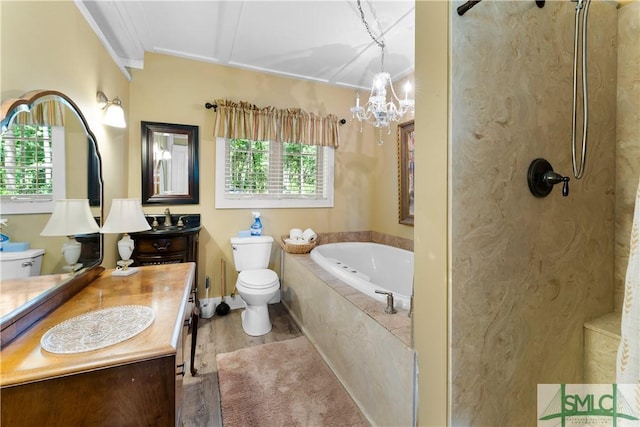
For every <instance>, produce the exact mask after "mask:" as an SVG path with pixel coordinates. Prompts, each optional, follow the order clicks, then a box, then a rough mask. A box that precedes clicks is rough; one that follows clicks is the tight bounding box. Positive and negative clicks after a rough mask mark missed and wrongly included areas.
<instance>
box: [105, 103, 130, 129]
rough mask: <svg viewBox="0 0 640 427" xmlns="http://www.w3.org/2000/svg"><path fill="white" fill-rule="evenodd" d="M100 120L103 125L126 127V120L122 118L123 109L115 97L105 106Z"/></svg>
mask: <svg viewBox="0 0 640 427" xmlns="http://www.w3.org/2000/svg"><path fill="white" fill-rule="evenodd" d="M102 122H103V123H104V124H105V125H109V126H113V127H116V128H126V127H127V122H126V121H125V119H124V110H123V109H122V105H121V104H120V100H119V99H118V98H115V99H114V100H113V101H111V103H110V104H109V105H108V106H107V110H106V111H105V112H104V117H103V118H102Z"/></svg>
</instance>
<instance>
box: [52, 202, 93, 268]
mask: <svg viewBox="0 0 640 427" xmlns="http://www.w3.org/2000/svg"><path fill="white" fill-rule="evenodd" d="M98 231H100V227H99V226H98V223H97V222H96V220H95V219H94V218H93V215H92V214H91V208H89V200H88V199H63V200H56V202H55V206H54V208H53V213H52V214H51V216H50V217H49V222H47V225H45V227H44V229H43V230H42V232H41V233H40V235H41V236H67V237H68V239H67V241H66V242H65V243H64V245H62V254H63V255H64V259H65V261H66V262H67V265H66V266H64V267H63V269H64V270H65V271H69V272H71V273H72V274H73V273H74V272H76V271H78V270H79V269H80V268H81V267H82V264H81V263H78V259H80V253H81V252H82V245H81V244H80V242H78V241H76V239H75V237H74V236H75V235H76V234H91V233H97V232H98Z"/></svg>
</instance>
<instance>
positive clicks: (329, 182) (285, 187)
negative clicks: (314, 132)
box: [216, 138, 334, 208]
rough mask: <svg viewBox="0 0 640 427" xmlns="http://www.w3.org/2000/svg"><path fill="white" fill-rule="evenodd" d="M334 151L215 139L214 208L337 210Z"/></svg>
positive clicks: (292, 145)
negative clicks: (334, 206) (335, 203)
mask: <svg viewBox="0 0 640 427" xmlns="http://www.w3.org/2000/svg"><path fill="white" fill-rule="evenodd" d="M333 159H334V149H333V148H331V147H323V146H317V145H306V144H299V143H280V142H273V141H251V140H248V139H225V138H217V139H216V208H291V207H298V208H312V207H333Z"/></svg>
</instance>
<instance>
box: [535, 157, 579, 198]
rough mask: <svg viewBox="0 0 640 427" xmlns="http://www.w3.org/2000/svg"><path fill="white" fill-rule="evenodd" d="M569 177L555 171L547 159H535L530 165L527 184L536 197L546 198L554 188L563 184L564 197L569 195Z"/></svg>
mask: <svg viewBox="0 0 640 427" xmlns="http://www.w3.org/2000/svg"><path fill="white" fill-rule="evenodd" d="M570 180H571V179H570V178H569V177H568V176H562V175H560V174H558V173H556V172H554V171H553V168H552V167H551V164H550V163H549V162H548V161H546V160H545V159H535V160H534V161H533V162H531V164H530V165H529V171H528V173H527V183H528V184H529V191H531V194H533V195H534V196H536V197H546V196H548V195H549V193H551V190H552V189H553V186H554V185H556V184H560V183H562V195H563V196H564V197H567V196H568V195H569V181H570Z"/></svg>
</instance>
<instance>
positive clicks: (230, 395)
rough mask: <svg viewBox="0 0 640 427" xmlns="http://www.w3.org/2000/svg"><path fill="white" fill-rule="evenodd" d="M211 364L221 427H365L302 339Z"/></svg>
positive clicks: (243, 351) (221, 357)
mask: <svg viewBox="0 0 640 427" xmlns="http://www.w3.org/2000/svg"><path fill="white" fill-rule="evenodd" d="M216 360H217V363H218V379H219V383H220V400H221V405H222V424H223V426H224V427H238V426H269V427H273V426H305V427H306V426H318V427H320V426H370V424H369V423H368V422H367V419H366V418H365V417H364V415H363V414H362V412H360V410H359V409H358V407H357V406H356V404H355V403H354V402H353V400H352V399H351V397H350V396H349V394H348V393H347V392H346V390H345V389H344V387H343V386H342V384H340V382H339V381H338V379H337V378H336V377H335V375H334V374H333V372H332V371H331V369H330V368H329V366H327V364H326V363H325V361H324V360H323V359H322V358H321V357H320V355H319V354H318V352H317V351H316V349H315V348H314V347H313V345H312V344H311V342H309V340H308V339H307V338H306V337H305V336H301V337H298V338H294V339H291V340H286V341H279V342H274V343H269V344H263V345H259V346H256V347H250V348H244V349H241V350H237V351H234V352H232V353H221V354H218V355H217V356H216Z"/></svg>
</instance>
